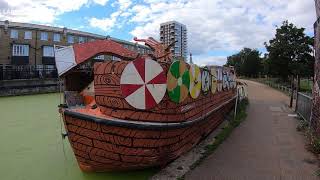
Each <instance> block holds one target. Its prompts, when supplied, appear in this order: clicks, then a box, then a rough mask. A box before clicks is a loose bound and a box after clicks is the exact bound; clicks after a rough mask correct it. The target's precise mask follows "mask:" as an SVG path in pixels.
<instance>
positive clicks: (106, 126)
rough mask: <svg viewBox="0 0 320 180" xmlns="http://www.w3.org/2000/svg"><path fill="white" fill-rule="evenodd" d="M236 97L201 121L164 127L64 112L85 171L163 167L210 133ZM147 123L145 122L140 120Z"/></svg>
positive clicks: (79, 159) (80, 163)
mask: <svg viewBox="0 0 320 180" xmlns="http://www.w3.org/2000/svg"><path fill="white" fill-rule="evenodd" d="M233 105H234V100H232V101H229V102H227V103H225V104H224V105H223V106H220V107H219V108H217V109H215V110H214V111H212V112H211V113H210V114H208V116H206V117H205V118H203V119H201V120H194V121H190V122H189V123H182V125H181V126H177V125H174V126H170V125H169V124H170V123H168V127H169V128H165V127H163V128H160V127H161V125H163V123H162V124H153V125H152V126H141V127H140V128H137V126H139V124H135V125H134V126H132V124H128V125H123V124H125V123H124V122H122V125H119V122H116V123H115V122H112V123H107V121H109V120H100V119H91V120H89V119H88V117H85V118H83V117H82V116H75V115H74V114H73V115H72V114H70V113H69V114H68V113H65V114H64V122H65V125H66V129H67V132H68V138H69V141H70V143H71V146H72V148H73V151H74V153H75V156H76V158H77V161H78V164H79V167H80V168H81V169H82V170H83V171H95V172H100V171H114V170H117V171H119V170H120V171H121V170H130V169H143V168H147V167H153V166H163V165H165V164H167V163H168V162H170V161H172V160H174V159H176V158H177V157H179V156H180V155H181V154H182V153H184V152H186V151H188V150H190V149H191V148H192V147H193V146H194V145H195V144H197V143H198V142H199V141H200V140H201V138H203V137H205V136H207V135H208V134H209V133H210V132H211V131H212V130H214V129H215V128H216V127H217V126H218V125H219V124H220V123H221V122H222V121H223V119H224V118H225V115H226V114H227V113H228V112H229V111H230V110H231V109H232V106H233ZM138 123H140V125H141V124H143V122H138Z"/></svg>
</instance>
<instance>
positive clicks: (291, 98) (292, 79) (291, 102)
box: [289, 76, 294, 108]
mask: <svg viewBox="0 0 320 180" xmlns="http://www.w3.org/2000/svg"><path fill="white" fill-rule="evenodd" d="M293 81H294V78H293V76H291V94H290V106H289V107H290V108H292V104H293V92H294V91H293V88H294V85H293V84H294V82H293Z"/></svg>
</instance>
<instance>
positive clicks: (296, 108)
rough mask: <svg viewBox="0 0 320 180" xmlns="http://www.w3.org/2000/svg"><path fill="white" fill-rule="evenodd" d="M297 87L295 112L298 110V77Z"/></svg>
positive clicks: (298, 77) (298, 78)
mask: <svg viewBox="0 0 320 180" xmlns="http://www.w3.org/2000/svg"><path fill="white" fill-rule="evenodd" d="M297 80H298V81H297V85H296V95H297V96H296V107H295V112H297V110H298V92H299V91H300V76H299V75H297Z"/></svg>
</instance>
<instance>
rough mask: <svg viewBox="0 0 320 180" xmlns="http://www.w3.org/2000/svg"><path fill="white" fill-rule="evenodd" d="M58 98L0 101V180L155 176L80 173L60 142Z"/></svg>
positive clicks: (144, 175) (66, 145) (110, 179)
mask: <svg viewBox="0 0 320 180" xmlns="http://www.w3.org/2000/svg"><path fill="white" fill-rule="evenodd" d="M59 97H60V95H59V94H57V93H55V94H41V95H30V96H17V97H1V98H0V114H1V118H0V119H1V125H0V144H1V147H0V160H1V163H0V173H1V179H3V180H7V179H31V180H44V179H45V180H127V179H130V180H140V179H149V178H150V177H151V176H152V175H153V174H155V173H156V172H157V169H145V170H139V171H126V172H106V173H83V172H81V170H80V169H79V167H78V164H77V161H76V159H75V157H74V154H73V152H72V149H71V147H70V143H69V141H68V139H65V140H62V139H61V135H60V133H61V131H60V122H61V120H60V119H59V113H58V108H57V105H58V104H60V101H59ZM63 129H64V128H63ZM63 131H64V130H63ZM63 147H64V148H65V149H64V150H65V153H66V158H65V157H64V153H63ZM39 162H41V163H39Z"/></svg>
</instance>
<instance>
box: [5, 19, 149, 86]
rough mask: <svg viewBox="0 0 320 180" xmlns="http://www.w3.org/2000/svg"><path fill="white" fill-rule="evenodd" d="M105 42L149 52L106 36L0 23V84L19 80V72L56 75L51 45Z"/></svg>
mask: <svg viewBox="0 0 320 180" xmlns="http://www.w3.org/2000/svg"><path fill="white" fill-rule="evenodd" d="M106 38H109V39H112V40H114V41H116V42H118V43H120V44H122V45H123V46H124V47H125V48H128V49H130V50H134V51H138V52H139V53H141V54H145V53H150V51H151V49H150V48H148V47H146V46H143V45H139V44H137V43H132V42H129V41H124V40H120V39H116V38H113V37H109V36H102V35H97V34H92V33H88V32H82V31H77V30H72V29H67V28H59V27H52V26H44V25H36V24H29V23H18V22H9V21H0V80H3V79H15V78H20V77H18V76H17V72H18V74H19V76H21V74H22V72H28V73H29V75H30V72H33V74H37V75H38V74H39V73H38V72H47V73H49V74H50V73H51V72H53V71H55V61H54V45H61V46H67V45H71V44H73V43H83V42H88V41H94V40H96V39H106ZM114 58H115V57H113V56H107V55H102V56H97V57H95V59H99V60H104V59H114ZM34 72H37V73H34ZM41 74H42V73H41ZM28 77H29V76H28ZM21 78H23V77H21ZM26 78H27V77H26Z"/></svg>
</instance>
